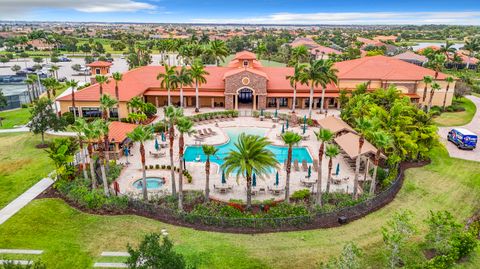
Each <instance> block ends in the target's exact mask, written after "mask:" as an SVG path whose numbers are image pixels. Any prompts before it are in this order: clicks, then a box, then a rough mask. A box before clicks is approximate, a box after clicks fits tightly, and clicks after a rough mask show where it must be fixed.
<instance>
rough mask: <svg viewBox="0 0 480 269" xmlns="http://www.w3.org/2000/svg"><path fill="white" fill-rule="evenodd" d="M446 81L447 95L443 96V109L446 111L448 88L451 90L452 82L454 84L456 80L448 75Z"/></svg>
mask: <svg viewBox="0 0 480 269" xmlns="http://www.w3.org/2000/svg"><path fill="white" fill-rule="evenodd" d="M445 81H446V82H447V88H446V89H445V95H444V96H443V111H445V106H446V105H447V95H448V90H450V84H452V83H453V82H454V81H455V80H454V79H453V78H452V77H446V78H445Z"/></svg>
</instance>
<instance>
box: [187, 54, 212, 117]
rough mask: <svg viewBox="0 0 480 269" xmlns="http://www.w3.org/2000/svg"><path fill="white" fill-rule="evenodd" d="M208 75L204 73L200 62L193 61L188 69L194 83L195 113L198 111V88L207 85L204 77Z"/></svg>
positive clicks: (203, 67)
mask: <svg viewBox="0 0 480 269" xmlns="http://www.w3.org/2000/svg"><path fill="white" fill-rule="evenodd" d="M208 75H209V73H208V72H207V71H205V66H204V65H203V64H202V62H200V61H195V62H194V63H193V65H192V66H191V68H190V76H191V77H192V80H193V81H195V112H199V111H200V101H199V97H198V87H199V86H200V85H201V84H203V83H207V79H206V78H205V76H208Z"/></svg>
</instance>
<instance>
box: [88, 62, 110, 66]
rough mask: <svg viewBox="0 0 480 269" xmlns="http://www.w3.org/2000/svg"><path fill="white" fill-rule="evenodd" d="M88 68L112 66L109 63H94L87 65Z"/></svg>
mask: <svg viewBox="0 0 480 269" xmlns="http://www.w3.org/2000/svg"><path fill="white" fill-rule="evenodd" d="M87 66H89V67H109V66H112V63H111V62H105V61H95V62H91V63H89V64H87Z"/></svg>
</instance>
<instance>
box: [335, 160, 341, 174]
mask: <svg viewBox="0 0 480 269" xmlns="http://www.w3.org/2000/svg"><path fill="white" fill-rule="evenodd" d="M339 173H340V163H337V168H336V169H335V175H336V176H338V174H339Z"/></svg>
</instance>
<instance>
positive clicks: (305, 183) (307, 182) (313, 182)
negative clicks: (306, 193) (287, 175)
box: [301, 180, 317, 188]
mask: <svg viewBox="0 0 480 269" xmlns="http://www.w3.org/2000/svg"><path fill="white" fill-rule="evenodd" d="M301 183H302V184H303V185H304V186H305V187H308V188H310V187H312V186H313V185H314V184H315V183H317V181H316V180H302V181H301Z"/></svg>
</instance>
